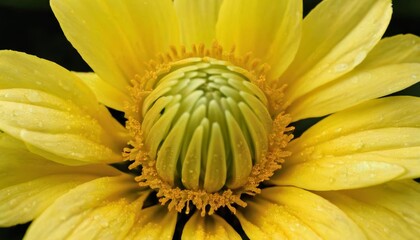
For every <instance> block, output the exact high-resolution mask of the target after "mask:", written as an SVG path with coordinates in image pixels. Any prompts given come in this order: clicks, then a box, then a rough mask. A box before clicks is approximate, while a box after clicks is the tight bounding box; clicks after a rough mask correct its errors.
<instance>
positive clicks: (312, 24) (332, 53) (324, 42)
mask: <svg viewBox="0 0 420 240" xmlns="http://www.w3.org/2000/svg"><path fill="white" fill-rule="evenodd" d="M391 12H392V8H391V1H390V0H365V1H347V0H325V1H322V2H321V3H320V4H319V5H318V6H316V8H315V9H314V10H312V11H311V12H310V13H309V15H308V16H306V17H305V19H304V20H303V26H302V28H303V29H302V31H303V32H302V41H301V44H300V46H299V50H298V52H297V54H296V57H295V59H294V60H293V62H292V64H291V65H290V66H289V68H288V70H287V72H286V73H285V74H284V75H283V76H282V77H281V79H280V82H281V83H286V84H288V86H289V87H288V88H287V89H286V92H285V94H286V97H287V99H288V100H289V101H291V102H292V101H294V100H296V99H297V98H298V97H300V96H302V95H304V94H306V93H308V92H310V91H311V90H313V89H315V88H317V87H319V86H321V85H323V84H326V83H328V82H330V81H332V80H334V79H336V78H338V77H340V76H342V75H344V74H345V73H347V72H350V71H351V70H352V69H353V68H354V67H355V66H357V65H359V64H360V63H361V62H362V61H363V59H365V57H366V55H367V53H368V52H369V51H370V50H371V49H372V48H373V47H374V46H375V45H376V43H377V42H378V41H379V40H380V39H381V37H382V34H383V33H384V32H385V29H386V27H387V26H388V23H389V21H390V19H391Z"/></svg>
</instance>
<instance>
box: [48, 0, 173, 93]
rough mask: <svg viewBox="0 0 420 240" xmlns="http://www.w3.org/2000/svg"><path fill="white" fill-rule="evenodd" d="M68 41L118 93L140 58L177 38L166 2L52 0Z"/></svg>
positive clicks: (137, 71)
mask: <svg viewBox="0 0 420 240" xmlns="http://www.w3.org/2000/svg"><path fill="white" fill-rule="evenodd" d="M50 4H51V7H52V9H53V11H54V14H55V16H56V17H57V19H58V21H59V23H60V25H61V28H62V29H63V31H64V34H65V35H66V37H67V39H68V40H69V41H70V42H71V43H72V44H73V46H74V47H75V48H76V49H77V50H78V52H79V53H80V55H81V56H82V57H83V59H85V61H86V62H87V63H88V64H89V65H90V66H91V67H92V69H93V70H94V71H95V72H96V73H97V74H98V76H99V77H100V78H101V79H103V80H104V81H106V82H107V83H108V84H110V85H112V86H114V87H115V88H117V89H119V90H120V91H122V92H126V87H127V86H129V85H130V80H132V79H134V77H135V76H136V74H141V73H142V71H143V67H144V63H145V61H148V60H150V59H154V58H155V57H156V55H157V54H158V53H161V52H164V53H165V52H166V51H169V46H170V45H177V44H178V41H179V33H178V23H177V18H176V15H175V10H174V8H173V5H172V2H171V1H170V0H145V1H129V0H121V1H114V0H106V1H104V0H92V1H84V0H52V1H50Z"/></svg>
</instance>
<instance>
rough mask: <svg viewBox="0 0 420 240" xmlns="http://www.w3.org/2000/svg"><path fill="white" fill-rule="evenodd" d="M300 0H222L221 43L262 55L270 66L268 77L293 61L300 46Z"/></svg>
mask: <svg viewBox="0 0 420 240" xmlns="http://www.w3.org/2000/svg"><path fill="white" fill-rule="evenodd" d="M301 22H302V1H301V0H282V1H277V0H247V1H242V0H232V1H224V2H223V4H222V7H221V9H220V13H219V21H218V22H217V25H216V37H217V40H218V41H220V43H221V45H222V46H223V47H224V48H225V49H227V50H230V49H231V48H232V47H235V50H236V51H237V52H238V53H239V54H241V55H245V54H247V53H249V52H251V53H252V54H253V55H252V56H253V57H257V58H259V59H261V60H262V61H263V62H265V63H268V64H269V65H270V66H271V71H270V76H271V78H270V80H274V78H275V77H278V76H279V75H280V74H281V73H283V71H284V70H285V69H286V68H287V66H288V65H289V64H290V63H291V62H292V60H293V58H294V56H295V54H296V51H297V49H298V46H299V41H300V36H301Z"/></svg>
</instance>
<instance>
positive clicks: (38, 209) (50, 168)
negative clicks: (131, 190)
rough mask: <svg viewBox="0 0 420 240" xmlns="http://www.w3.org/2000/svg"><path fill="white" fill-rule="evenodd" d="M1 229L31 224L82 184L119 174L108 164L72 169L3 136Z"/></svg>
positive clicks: (0, 142) (0, 139)
mask: <svg viewBox="0 0 420 240" xmlns="http://www.w3.org/2000/svg"><path fill="white" fill-rule="evenodd" d="M0 159H1V161H0V179H1V182H0V211H1V215H0V226H3V227H5V226H13V225H16V224H21V223H25V222H29V221H31V220H33V219H34V218H36V217H37V216H39V215H40V214H41V213H42V212H43V211H44V210H45V209H46V208H47V207H48V206H49V205H51V204H52V203H53V202H54V201H55V199H57V198H58V197H59V196H61V195H62V194H64V193H66V192H67V191H69V190H70V189H72V188H74V187H76V186H77V185H79V184H82V183H84V182H87V181H90V180H93V179H95V178H98V177H100V176H107V175H109V176H111V175H117V174H119V172H118V171H117V170H116V169H114V168H112V167H109V166H107V165H89V166H83V167H69V166H65V165H61V164H57V163H54V162H51V161H48V160H46V159H44V158H42V157H40V156H38V155H35V154H33V153H31V152H29V151H28V150H27V149H26V148H25V145H24V143H23V142H21V141H19V140H17V139H15V138H12V137H10V136H8V135H7V134H5V133H0Z"/></svg>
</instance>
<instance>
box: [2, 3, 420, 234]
mask: <svg viewBox="0 0 420 240" xmlns="http://www.w3.org/2000/svg"><path fill="white" fill-rule="evenodd" d="M361 1H363V0H361ZM48 2H49V1H48V0H0V50H2V49H11V50H16V51H22V52H26V53H29V54H33V55H37V56H38V57H41V58H45V59H48V60H51V61H53V62H56V63H58V64H60V65H61V66H63V67H65V68H67V69H69V70H73V71H89V70H90V68H89V66H88V65H87V64H86V63H85V62H84V61H83V60H82V58H81V57H80V55H79V54H78V53H77V51H76V50H75V49H74V48H73V47H72V46H71V44H70V43H69V42H68V41H67V40H66V38H65V37H64V35H63V33H62V31H61V29H60V27H59V25H58V22H57V21H56V19H55V17H54V15H53V14H52V12H51V10H50V7H49V3H48ZM319 2H320V1H319V0H304V7H305V9H304V11H305V14H306V13H307V12H308V11H309V10H310V9H312V8H313V7H314V6H315V5H316V4H317V3H319ZM393 6H394V13H393V18H392V20H391V23H390V25H389V27H388V29H387V31H386V33H385V36H392V35H396V34H401V33H413V34H416V35H420V0H394V1H393ZM394 95H415V96H420V84H416V85H414V86H412V87H411V88H408V89H405V90H403V91H401V92H399V93H397V94H394ZM315 121H317V119H314V120H307V121H301V122H298V123H297V124H298V125H299V126H300V128H301V129H305V128H306V127H307V126H309V125H312V124H313V123H314V122H315ZM0 161H1V159H0ZM0 181H1V179H0ZM0 214H1V213H0ZM17 214H19V213H17ZM27 226H28V225H27V224H24V225H19V226H16V227H12V228H0V239H10V240H13V239H21V238H22V236H23V234H24V232H25V230H26V228H27Z"/></svg>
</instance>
